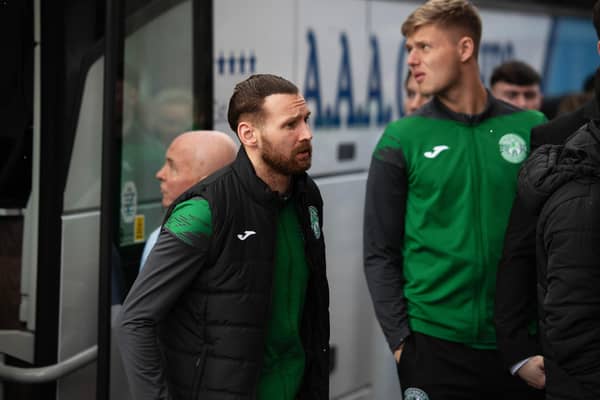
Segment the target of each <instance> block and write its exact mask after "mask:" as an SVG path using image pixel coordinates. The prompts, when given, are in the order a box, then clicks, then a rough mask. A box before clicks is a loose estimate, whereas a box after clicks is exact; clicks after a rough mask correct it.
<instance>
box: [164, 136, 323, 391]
mask: <svg viewBox="0 0 600 400" xmlns="http://www.w3.org/2000/svg"><path fill="white" fill-rule="evenodd" d="M192 197H202V198H204V199H206V200H207V201H208V203H209V205H210V209H211V212H212V232H213V233H212V237H211V242H210V248H209V254H208V259H207V262H206V265H205V266H203V267H202V269H201V271H200V272H199V273H198V275H197V276H196V278H195V280H194V282H193V283H192V284H191V285H190V287H189V289H188V290H187V292H186V293H185V294H184V295H183V296H182V297H181V299H180V300H179V302H178V304H177V305H176V306H175V307H173V311H172V313H171V314H170V315H169V316H168V317H167V318H166V320H165V321H164V322H163V323H161V325H160V327H159V338H160V342H161V349H162V351H163V356H164V359H165V363H166V368H165V371H166V375H167V383H168V385H169V392H170V393H171V395H172V397H173V398H174V399H182V400H183V399H185V400H187V399H202V400H213V399H214V400H217V399H218V400H225V399H227V400H230V399H231V400H233V399H254V398H255V396H256V389H257V384H258V382H259V378H260V372H261V367H262V361H263V351H264V341H265V333H266V326H267V323H268V320H269V316H270V301H271V291H272V287H271V286H272V276H273V268H274V265H275V259H274V258H275V248H276V237H277V218H278V213H279V212H280V210H281V209H282V207H283V205H284V203H283V201H282V200H281V199H280V197H279V196H278V195H277V194H276V193H274V192H273V191H271V190H270V189H269V188H268V186H267V185H266V184H265V183H264V182H263V181H261V180H260V179H259V178H258V177H257V176H256V174H255V172H254V169H253V167H252V164H251V163H250V160H249V159H248V156H247V154H246V152H245V151H244V149H243V148H242V149H241V150H240V151H239V153H238V157H237V159H236V160H235V161H234V163H233V164H231V165H230V166H228V167H226V168H224V169H222V170H220V171H219V172H217V173H215V174H214V175H212V176H210V177H209V178H207V179H205V180H203V181H202V182H201V183H199V184H197V185H195V186H194V187H192V188H191V189H189V190H188V191H186V192H185V193H184V194H182V195H181V196H180V197H179V198H178V199H177V200H176V201H175V202H174V203H173V205H171V207H170V208H169V210H168V211H167V215H166V217H165V220H166V219H167V218H168V217H169V215H170V214H171V212H172V210H173V208H174V206H175V204H177V203H180V202H182V201H185V200H187V199H190V198H192ZM293 199H294V202H295V206H296V210H297V213H298V217H299V221H300V224H301V226H302V235H303V237H304V248H305V254H306V259H307V263H308V267H309V269H310V277H309V281H308V287H307V294H306V301H305V304H304V311H303V317H302V327H301V336H302V342H303V345H304V350H305V353H306V368H305V373H304V377H303V382H302V386H301V388H300V392H299V394H298V398H299V399H323V400H325V399H327V398H328V394H329V393H328V392H329V354H328V352H329V343H328V342H329V291H328V285H327V277H326V273H325V243H324V241H323V233H322V221H323V220H322V215H323V213H322V199H321V195H320V193H319V190H318V188H317V186H316V185H315V183H314V182H313V181H312V180H311V179H310V178H309V177H308V176H307V175H306V174H302V175H298V176H294V178H293ZM249 231H252V232H254V233H253V234H250V235H249V234H248V233H247V232H249Z"/></svg>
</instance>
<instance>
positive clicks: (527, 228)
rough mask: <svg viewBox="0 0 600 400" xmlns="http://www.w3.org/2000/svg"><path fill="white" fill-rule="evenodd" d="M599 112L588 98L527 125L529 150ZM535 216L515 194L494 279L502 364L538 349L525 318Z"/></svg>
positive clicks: (532, 276)
mask: <svg viewBox="0 0 600 400" xmlns="http://www.w3.org/2000/svg"><path fill="white" fill-rule="evenodd" d="M594 118H600V111H599V110H598V104H597V103H596V101H595V100H592V101H590V102H588V103H587V104H585V105H584V106H583V107H581V108H580V109H578V110H576V111H574V112H572V113H569V114H565V115H563V116H560V117H558V118H556V119H554V120H552V121H550V122H548V123H545V124H542V125H539V126H537V127H535V128H533V129H532V130H531V151H532V152H533V151H535V150H536V149H537V148H538V147H539V146H541V145H544V144H555V145H558V144H563V143H564V142H565V140H566V139H567V138H568V137H569V136H570V135H571V134H573V132H575V131H577V129H579V127H581V126H582V125H583V124H585V123H587V122H588V121H590V120H591V119H594ZM536 224H537V216H536V215H532V214H531V213H530V212H528V211H527V210H526V208H525V207H524V205H523V202H522V199H521V198H520V197H519V194H517V196H516V198H515V201H514V203H513V208H512V210H511V215H510V219H509V223H508V227H507V229H506V235H505V239H504V249H503V252H502V258H501V259H500V263H499V265H498V275H497V279H496V304H495V316H494V320H495V323H496V335H497V340H498V348H499V350H500V351H501V354H502V359H503V361H504V364H505V366H506V368H510V367H511V366H513V365H514V364H516V363H517V362H519V361H521V360H524V359H526V358H528V357H531V356H534V355H536V354H541V350H540V347H539V343H538V340H537V337H536V335H535V334H534V333H533V332H532V331H531V323H532V321H533V320H535V318H536V296H535V290H534V288H535V285H536V273H535V265H536V260H535V227H536Z"/></svg>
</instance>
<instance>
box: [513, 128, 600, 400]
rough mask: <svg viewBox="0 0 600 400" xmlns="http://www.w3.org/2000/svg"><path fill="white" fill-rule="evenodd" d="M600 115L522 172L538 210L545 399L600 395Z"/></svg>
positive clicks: (524, 193)
mask: <svg viewBox="0 0 600 400" xmlns="http://www.w3.org/2000/svg"><path fill="white" fill-rule="evenodd" d="M599 124H600V122H599V121H593V122H590V123H589V124H587V125H584V126H583V127H582V128H581V129H579V130H578V131H577V133H576V134H574V135H573V136H571V137H570V138H569V140H568V141H567V142H566V144H565V145H564V146H552V145H546V146H542V147H540V148H539V149H538V150H537V151H536V152H535V153H534V154H533V155H532V156H531V157H530V159H529V160H528V161H527V162H526V164H525V165H524V167H523V169H522V170H521V173H520V176H519V195H520V197H521V198H522V199H523V201H524V204H525V207H526V208H527V209H529V210H531V212H532V213H533V214H534V215H535V214H539V218H538V225H537V233H536V255H537V280H538V286H537V287H538V290H537V297H538V310H539V311H538V313H539V326H540V338H541V343H542V352H543V354H544V366H545V371H546V396H547V397H546V398H547V399H552V400H554V399H590V400H591V399H599V398H600V245H599V243H600V125H599Z"/></svg>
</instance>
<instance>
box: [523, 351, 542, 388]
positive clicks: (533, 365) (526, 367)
mask: <svg viewBox="0 0 600 400" xmlns="http://www.w3.org/2000/svg"><path fill="white" fill-rule="evenodd" d="M517 375H519V377H521V379H523V380H524V381H525V382H526V383H527V384H528V385H529V386H533V387H534V388H536V389H543V388H544V387H545V386H546V372H545V370H544V357H542V356H534V357H531V358H530V359H529V360H528V361H527V362H526V363H525V364H523V366H522V367H521V368H519V369H518V370H517Z"/></svg>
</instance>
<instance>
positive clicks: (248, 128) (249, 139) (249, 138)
mask: <svg viewBox="0 0 600 400" xmlns="http://www.w3.org/2000/svg"><path fill="white" fill-rule="evenodd" d="M237 135H238V138H239V139H240V142H241V143H242V144H243V145H244V146H249V147H253V146H256V143H257V138H256V129H255V127H254V125H252V124H251V123H250V122H247V121H242V122H240V123H239V124H238V127H237Z"/></svg>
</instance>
